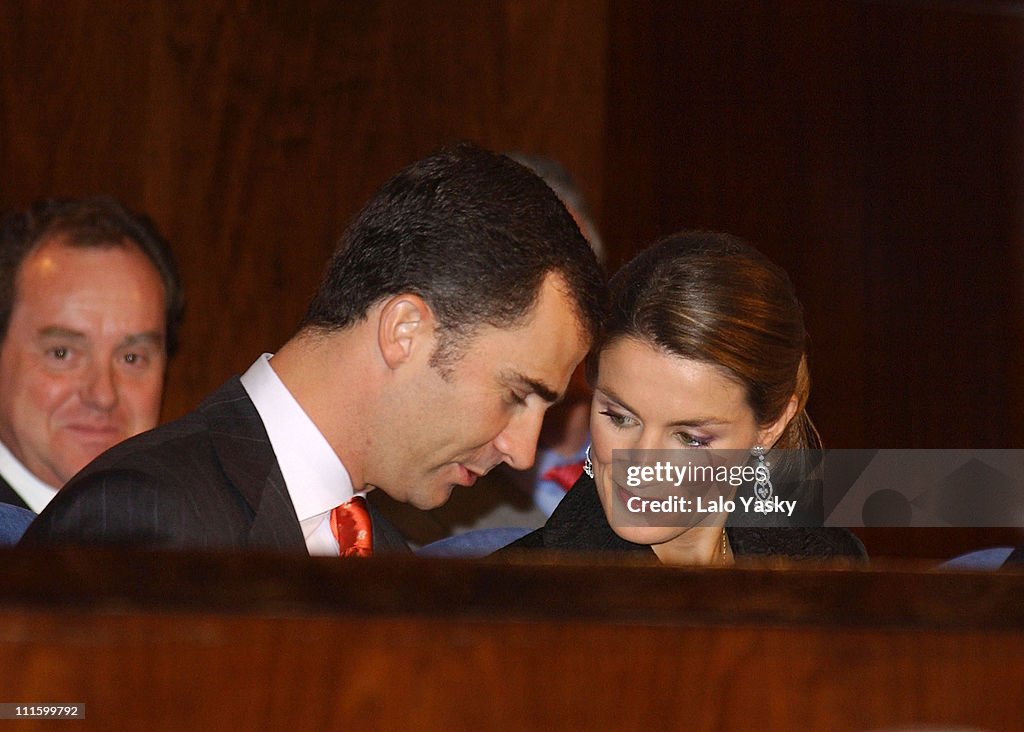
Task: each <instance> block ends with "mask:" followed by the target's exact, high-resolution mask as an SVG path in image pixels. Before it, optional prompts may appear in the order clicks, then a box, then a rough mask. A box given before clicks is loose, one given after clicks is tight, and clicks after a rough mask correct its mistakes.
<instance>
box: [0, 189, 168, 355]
mask: <svg viewBox="0 0 1024 732" xmlns="http://www.w3.org/2000/svg"><path fill="white" fill-rule="evenodd" d="M53 236H62V237H64V242H65V243H66V244H68V245H69V246H73V247H111V246H124V245H125V243H127V244H128V245H129V246H135V247H137V248H138V249H139V251H141V252H142V253H143V254H145V255H146V257H147V258H148V259H149V261H150V262H152V263H153V266H154V267H156V270H157V272H159V273H160V280H161V281H162V282H163V285H164V301H165V314H166V330H167V340H166V348H167V353H168V355H174V352H175V351H176V350H177V347H178V328H179V326H180V325H181V318H182V314H183V313H184V309H185V295H184V292H183V290H182V287H181V278H180V276H179V275H178V268H177V266H176V264H175V262H174V256H173V255H172V253H171V248H170V246H169V245H168V244H167V242H166V241H165V240H164V238H163V237H162V236H161V235H160V233H159V232H158V231H157V229H156V226H155V225H154V224H153V222H152V221H151V220H150V219H149V218H148V217H147V216H144V215H142V214H137V213H134V212H132V211H129V210H127V209H126V208H125V207H124V206H122V205H121V204H120V203H118V202H117V201H115V200H114V199H112V198H107V197H104V196H95V197H91V198H46V199H42V200H39V201H36V202H35V203H33V204H32V205H31V206H30V207H29V208H28V210H27V211H19V212H14V213H8V214H6V215H4V216H3V218H2V219H0V342H2V341H3V339H4V338H5V337H6V336H7V327H8V326H9V325H10V320H11V312H12V311H13V309H14V300H15V296H16V294H17V293H16V288H17V283H18V271H19V270H20V268H21V265H22V263H23V262H24V261H25V259H26V258H27V257H28V256H29V254H30V253H31V252H32V251H34V250H35V249H36V247H38V246H39V245H41V244H42V243H43V241H44V240H46V239H49V238H50V237H53Z"/></svg>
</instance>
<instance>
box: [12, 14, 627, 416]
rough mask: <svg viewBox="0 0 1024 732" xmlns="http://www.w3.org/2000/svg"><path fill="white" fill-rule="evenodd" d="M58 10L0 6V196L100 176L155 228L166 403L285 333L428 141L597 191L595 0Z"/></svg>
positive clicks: (603, 34)
mask: <svg viewBox="0 0 1024 732" xmlns="http://www.w3.org/2000/svg"><path fill="white" fill-rule="evenodd" d="M59 5H60V10H61V12H54V11H53V7H52V5H51V4H49V3H35V2H29V1H25V2H21V1H18V0H16V1H15V2H10V3H4V4H3V6H2V8H0V167H2V169H3V170H4V171H5V175H4V177H3V179H2V180H0V206H2V207H14V206H23V205H25V204H26V203H27V202H28V201H30V200H32V199H33V198H36V197H38V196H42V195H48V194H54V193H63V194H74V195H77V194H86V193H93V192H100V191H103V192H109V193H112V194H114V195H117V196H119V197H121V198H122V199H124V200H125V201H126V202H127V203H128V204H129V205H131V206H133V207H136V208H140V209H144V210H146V211H148V212H150V213H151V214H152V215H153V217H154V219H155V220H156V221H157V222H158V224H159V225H160V226H161V227H162V228H163V230H164V231H165V232H166V233H167V234H168V236H169V238H170V239H171V240H172V242H173V243H174V245H175V248H176V250H177V252H178V254H179V257H180V259H181V262H182V269H183V271H184V276H185V280H186V286H187V290H188V298H189V305H188V312H187V316H186V323H185V327H184V330H183V333H182V348H181V354H180V356H179V358H178V359H176V361H175V363H173V364H172V368H171V376H170V382H169V386H168V393H167V400H166V407H165V416H166V417H174V416H177V415H179V414H181V413H183V412H185V411H187V410H188V409H189V408H191V407H192V406H193V405H194V404H195V403H196V402H197V401H198V400H199V399H200V398H201V397H203V396H204V395H205V394H206V393H208V392H209V391H211V390H212V389H214V388H215V387H216V386H217V385H218V384H219V383H220V382H221V381H222V380H223V379H225V378H226V377H227V376H229V375H230V374H231V373H235V372H238V371H241V370H243V369H244V368H246V367H247V366H248V364H249V363H251V361H252V360H253V359H254V358H255V356H256V355H258V354H259V353H260V352H261V351H265V350H274V349H275V348H276V347H277V346H278V345H279V344H280V343H281V342H283V341H284V340H285V339H286V338H287V337H288V336H289V335H291V333H292V331H293V329H294V327H295V324H296V323H297V321H298V319H299V318H300V317H301V314H302V313H303V312H304V310H305V307H306V304H307V302H308V300H309V298H310V296H311V294H312V292H313V290H314V288H315V286H316V284H317V282H318V280H319V277H320V273H321V271H322V268H323V265H324V262H325V261H326V258H327V256H328V254H329V252H330V251H331V249H332V248H333V244H334V242H335V241H336V239H337V237H338V235H339V234H340V232H341V230H342V229H343V227H344V225H345V222H346V221H347V220H348V219H349V217H350V216H351V215H352V213H354V212H355V211H356V210H357V209H358V208H359V206H360V205H361V204H362V202H363V201H364V200H365V199H366V197H367V196H369V195H370V193H371V192H372V190H373V189H374V188H376V186H377V185H379V184H380V183H381V182H383V181H384V180H385V179H386V178H387V177H389V176H390V175H391V174H393V173H394V172H396V171H397V169H398V168H400V167H401V166H402V165H405V164H406V163H408V162H411V161H412V160H414V159H416V158H418V157H420V156H422V155H424V154H426V153H427V152H429V151H430V150H432V149H434V148H436V147H438V146H439V145H442V144H445V143H447V142H450V141H453V140H457V139H473V140H476V141H478V142H480V143H481V144H484V145H486V146H489V147H492V148H495V149H499V150H502V149H522V150H527V151H533V152H540V153H546V154H550V155H554V156H556V157H558V158H560V159H562V160H563V161H564V162H565V163H566V165H568V166H569V167H570V168H571V169H573V170H574V171H576V172H577V175H578V176H579V177H580V178H581V180H583V181H585V182H586V185H587V188H588V192H590V193H591V194H592V197H593V198H594V199H595V206H597V205H599V203H600V200H599V199H600V195H599V194H600V192H601V191H602V190H603V187H602V186H601V184H600V175H601V172H602V155H603V149H604V147H603V146H604V140H603V135H604V127H603V123H604V117H603V112H604V96H603V95H604V89H605V46H606V39H607V27H606V26H607V8H606V4H605V3H602V2H597V3H594V2H586V1H584V0H555V1H542V0H532V1H531V2H495V3H475V2H454V3H446V4H445V6H444V10H443V12H438V9H437V8H436V7H435V6H433V5H431V4H426V3H420V2H410V1H408V0H406V1H402V0H382V1H381V2H374V3H335V2H326V1H318V0H308V1H307V2H300V3H288V4H286V5H274V4H270V3H248V2H240V1H239V2H236V1H232V0H212V1H210V2H186V3H152V4H150V3H134V2H116V1H112V0H107V1H105V2H102V3H94V2H85V1H84V0H66V2H61V3H59ZM58 40H59V42H57V41H58Z"/></svg>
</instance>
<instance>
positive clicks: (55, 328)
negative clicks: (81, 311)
mask: <svg viewBox="0 0 1024 732" xmlns="http://www.w3.org/2000/svg"><path fill="white" fill-rule="evenodd" d="M39 337H40V338H60V339H63V340H71V341H84V340H88V336H87V335H86V334H85V333H82V332H81V331H78V330H74V329H73V328H65V327H64V326H61V325H50V326H47V327H45V328H41V329H40V330H39ZM139 344H152V345H154V346H162V345H163V344H164V335H163V333H160V332H159V331H155V330H147V331H144V332H142V333H129V334H128V335H126V336H125V337H124V338H122V339H121V342H120V343H118V344H117V347H118V348H130V347H131V346H136V345H139Z"/></svg>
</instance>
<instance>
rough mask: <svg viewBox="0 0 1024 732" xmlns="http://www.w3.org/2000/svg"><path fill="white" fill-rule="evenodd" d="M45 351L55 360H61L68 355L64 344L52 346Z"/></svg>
mask: <svg viewBox="0 0 1024 732" xmlns="http://www.w3.org/2000/svg"><path fill="white" fill-rule="evenodd" d="M47 353H48V354H49V355H50V356H51V357H53V358H55V359H56V360H58V361H63V360H65V359H66V358H67V357H68V355H69V353H70V352H69V350H68V349H67V348H65V347H64V346H54V347H53V348H51V349H49V350H48V351H47Z"/></svg>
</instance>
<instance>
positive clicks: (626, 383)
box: [506, 232, 864, 565]
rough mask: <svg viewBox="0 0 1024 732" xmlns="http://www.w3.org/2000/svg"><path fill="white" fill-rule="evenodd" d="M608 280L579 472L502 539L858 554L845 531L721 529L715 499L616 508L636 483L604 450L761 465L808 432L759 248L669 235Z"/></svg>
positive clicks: (799, 382) (689, 550) (708, 558)
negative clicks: (696, 508)
mask: <svg viewBox="0 0 1024 732" xmlns="http://www.w3.org/2000/svg"><path fill="white" fill-rule="evenodd" d="M611 291H612V307H611V313H610V318H609V323H608V326H607V329H606V331H605V334H604V337H603V339H602V341H601V342H600V343H599V344H598V346H597V347H596V348H595V349H594V351H593V352H592V353H591V356H590V360H589V361H588V375H589V378H590V381H591V383H592V385H593V387H594V398H593V402H592V406H591V414H590V429H591V436H592V444H591V448H590V451H589V456H590V460H589V461H588V465H587V468H586V473H585V474H584V475H583V476H582V477H581V478H580V479H579V481H577V483H576V484H575V485H574V486H573V488H572V490H571V491H569V493H568V494H567V495H566V497H565V499H563V501H562V502H561V504H559V506H558V508H557V509H556V510H555V513H554V514H553V515H552V516H551V518H550V519H549V521H548V522H547V523H546V524H545V526H543V527H542V528H540V529H538V530H537V531H535V532H533V533H531V534H528V535H526V536H525V537H523V538H522V539H520V540H519V541H517V542H515V543H514V544H512V545H511V546H509V547H507V548H506V551H518V550H522V549H547V550H554V551H558V550H563V551H576V552H582V551H593V550H613V551H635V552H645V553H648V554H650V553H652V552H653V554H654V556H656V557H657V559H658V560H660V561H661V562H664V563H671V564H698V565H710V564H723V563H732V561H733V560H734V558H735V557H736V556H738V555H784V556H790V557H820V558H823V557H832V556H855V557H863V556H864V548H863V546H862V545H861V544H860V542H859V541H858V540H857V539H856V538H855V537H854V536H853V535H852V534H850V533H849V532H848V531H846V530H844V529H827V528H794V527H787V528H778V527H777V526H774V527H770V528H768V527H763V526H761V527H759V526H750V525H744V526H740V525H737V526H735V527H733V526H729V528H726V522H727V520H728V519H729V516H728V514H727V513H725V512H722V511H718V512H708V513H706V514H704V515H700V516H697V515H694V516H693V517H692V520H685V521H677V522H675V523H678V524H679V525H664V526H662V525H657V524H659V523H665V524H668V523H673V521H666V520H662V521H660V522H659V521H657V520H656V521H654V525H652V523H651V522H650V521H648V522H646V523H644V522H640V523H630V522H628V521H621V520H616V517H621V516H622V515H623V507H624V506H625V505H626V504H629V505H636V504H637V500H636V499H637V498H638V494H637V492H636V491H632V490H631V489H630V488H629V487H628V486H627V485H625V484H624V481H623V480H622V478H621V466H619V471H618V472H616V471H615V470H613V450H616V451H617V450H672V449H677V448H693V449H706V450H709V452H708V453H705V455H710V454H711V451H715V452H717V451H722V450H724V451H736V452H735V453H734V454H739V455H743V456H751V457H750V463H751V466H752V467H756V466H762V467H763V466H764V465H765V464H766V463H767V464H769V465H771V462H769V461H767V460H766V457H770V456H774V455H779V454H780V453H779V452H776V451H785V452H786V454H787V455H789V456H790V457H791V458H792V456H793V455H797V456H800V455H802V454H808V453H806V451H808V450H814V449H817V448H820V441H819V438H818V434H817V432H816V430H815V429H814V426H813V424H812V423H811V421H810V419H809V417H808V416H807V412H806V409H805V407H806V404H807V397H808V393H809V390H810V377H809V374H808V369H807V353H806V333H805V330H804V322H803V313H802V311H801V308H800V304H799V302H798V301H797V299H796V296H795V294H794V292H793V287H792V284H791V283H790V280H789V277H788V276H787V275H786V273H785V271H784V270H782V269H781V268H780V267H778V266H777V265H775V264H773V263H772V262H770V261H769V260H768V259H767V258H766V257H765V256H764V255H763V254H761V253H760V252H758V251H757V250H755V249H753V248H752V247H750V246H749V245H747V244H746V243H744V242H742V241H740V240H738V239H736V238H734V237H732V236H729V235H726V234H715V233H707V232H693V233H682V234H677V235H674V236H671V237H669V238H667V239H664V240H662V241H660V242H658V243H657V244H655V245H654V246H652V247H650V248H649V249H647V250H645V251H644V252H642V253H641V254H640V255H638V256H637V257H636V258H635V259H634V260H632V261H631V262H629V263H628V264H627V265H626V266H625V267H623V268H622V269H621V270H620V271H619V272H618V273H617V274H616V276H615V277H613V278H612V282H611ZM623 454H624V453H619V455H620V456H621V455H623ZM686 454H691V453H686ZM694 455H696V454H694ZM775 462H785V461H781V460H779V461H775ZM790 462H792V460H790ZM797 462H799V460H798V461H797ZM773 470H775V468H773ZM613 474H614V475H613ZM769 475H770V473H769V474H765V475H764V476H761V475H760V474H759V477H758V481H759V482H758V484H757V485H756V486H755V492H756V494H757V496H759V497H761V498H767V497H769V496H770V495H771V490H772V489H771V484H770V482H769V481H768V477H769ZM762 477H763V478H764V480H762V479H761V478H762ZM775 480H776V483H777V484H778V482H779V478H778V473H777V472H776V477H775ZM630 499H634V500H633V501H630ZM631 510H632V509H631ZM730 523H732V521H730ZM740 523H742V522H740Z"/></svg>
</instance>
